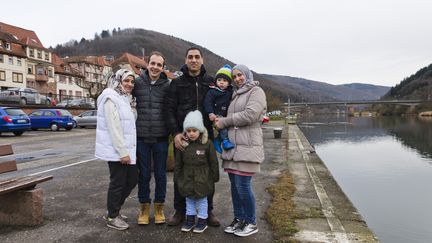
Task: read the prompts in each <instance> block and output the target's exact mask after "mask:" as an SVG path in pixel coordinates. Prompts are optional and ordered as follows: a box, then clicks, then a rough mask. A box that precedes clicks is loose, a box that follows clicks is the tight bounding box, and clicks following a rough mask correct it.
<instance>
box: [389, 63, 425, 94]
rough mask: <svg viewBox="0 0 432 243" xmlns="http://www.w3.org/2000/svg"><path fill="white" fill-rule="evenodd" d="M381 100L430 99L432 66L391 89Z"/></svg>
mask: <svg viewBox="0 0 432 243" xmlns="http://www.w3.org/2000/svg"><path fill="white" fill-rule="evenodd" d="M383 99H429V100H430V99H432V64H430V65H429V66H427V67H424V68H422V69H420V70H418V71H417V72H416V73H415V74H413V75H411V76H409V77H408V78H405V79H404V80H402V81H401V82H400V83H399V84H398V85H396V86H395V87H392V88H391V89H390V90H389V92H388V93H387V94H386V95H385V96H384V97H383Z"/></svg>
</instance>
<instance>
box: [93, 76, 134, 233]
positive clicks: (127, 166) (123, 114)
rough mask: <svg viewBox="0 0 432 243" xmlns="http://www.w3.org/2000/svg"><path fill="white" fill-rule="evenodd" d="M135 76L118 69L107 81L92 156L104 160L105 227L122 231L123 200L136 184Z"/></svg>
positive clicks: (100, 100) (126, 226) (123, 225)
mask: <svg viewBox="0 0 432 243" xmlns="http://www.w3.org/2000/svg"><path fill="white" fill-rule="evenodd" d="M134 83H135V75H134V73H133V72H131V71H129V70H127V69H120V70H118V71H117V72H116V73H115V74H114V75H112V76H111V77H110V78H109V80H108V88H106V89H105V90H104V91H103V92H102V94H101V95H100V96H99V98H98V100H97V106H98V110H97V128H96V150H95V156H96V157H97V158H99V159H102V160H106V161H108V167H109V171H110V183H109V188H108V195H107V208H108V215H107V218H106V220H107V226H108V227H110V228H114V229H117V230H125V229H127V228H129V225H128V224H127V223H126V222H125V221H124V220H123V218H124V216H123V217H122V216H121V215H120V209H121V207H122V206H123V204H124V202H125V200H126V198H127V197H128V196H129V194H130V192H131V191H132V190H133V189H134V187H135V186H136V184H137V182H138V169H137V167H136V128H135V120H136V115H135V114H134V112H133V108H132V107H131V101H132V96H131V92H132V90H133V88H134Z"/></svg>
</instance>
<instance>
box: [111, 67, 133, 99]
mask: <svg viewBox="0 0 432 243" xmlns="http://www.w3.org/2000/svg"><path fill="white" fill-rule="evenodd" d="M128 76H132V77H134V78H135V74H134V73H133V72H132V71H130V70H128V69H124V68H122V69H120V70H118V71H117V72H116V73H115V74H113V75H111V76H110V77H109V78H108V84H107V86H108V88H110V89H113V90H115V91H116V92H117V93H119V94H120V95H126V92H124V90H123V88H122V86H121V82H122V81H123V80H125V79H126V78H127V77H128Z"/></svg>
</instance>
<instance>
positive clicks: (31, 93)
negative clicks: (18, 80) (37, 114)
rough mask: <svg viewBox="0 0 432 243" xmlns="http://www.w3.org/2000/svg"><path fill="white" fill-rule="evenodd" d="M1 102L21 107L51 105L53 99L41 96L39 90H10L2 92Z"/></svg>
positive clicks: (0, 95) (0, 93) (0, 94)
mask: <svg viewBox="0 0 432 243" xmlns="http://www.w3.org/2000/svg"><path fill="white" fill-rule="evenodd" d="M0 102H2V103H19V104H21V105H27V104H33V105H34V104H37V105H39V104H42V105H51V104H52V98H51V97H47V96H45V95H41V94H40V93H39V92H38V91H37V90H35V89H32V88H8V89H6V90H3V91H1V92H0Z"/></svg>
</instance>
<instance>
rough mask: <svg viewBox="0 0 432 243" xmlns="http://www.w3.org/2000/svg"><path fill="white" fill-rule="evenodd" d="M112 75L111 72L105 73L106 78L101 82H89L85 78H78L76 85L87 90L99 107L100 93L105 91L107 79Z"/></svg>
mask: <svg viewBox="0 0 432 243" xmlns="http://www.w3.org/2000/svg"><path fill="white" fill-rule="evenodd" d="M110 76H111V74H108V75H107V76H105V75H104V78H103V79H102V80H101V81H99V82H89V81H86V80H85V79H78V80H76V85H78V87H80V88H82V89H83V90H84V91H85V92H87V93H88V94H89V97H90V98H91V99H93V102H94V105H95V107H96V108H97V102H96V101H97V99H98V97H99V95H100V94H101V93H102V92H103V91H104V89H105V88H106V87H107V83H108V82H107V80H108V78H109V77H110Z"/></svg>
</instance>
